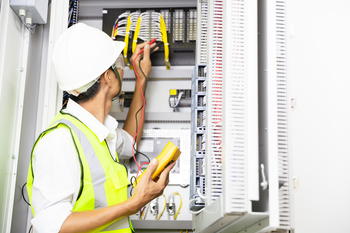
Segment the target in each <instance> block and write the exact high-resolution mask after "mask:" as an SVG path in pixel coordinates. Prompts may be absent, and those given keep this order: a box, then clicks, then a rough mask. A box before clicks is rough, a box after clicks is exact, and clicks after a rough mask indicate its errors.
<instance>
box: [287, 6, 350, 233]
mask: <svg viewBox="0 0 350 233" xmlns="http://www.w3.org/2000/svg"><path fill="white" fill-rule="evenodd" d="M287 17H288V19H287V22H288V44H287V48H288V51H287V63H288V67H287V73H288V86H289V101H291V99H292V98H294V99H295V104H296V107H295V109H294V110H292V109H291V107H289V129H290V131H289V132H290V133H289V148H290V155H291V158H292V162H293V169H292V172H291V174H292V176H295V177H298V178H299V184H300V186H299V189H298V190H294V208H295V212H294V218H295V230H296V231H295V232H296V233H310V232H317V233H323V232H350V226H349V217H350V214H349V209H350V168H349V165H350V104H349V101H350V69H349V66H350V59H349V56H350V1H347V0H334V1H326V0H309V1H301V0H296V1H287Z"/></svg>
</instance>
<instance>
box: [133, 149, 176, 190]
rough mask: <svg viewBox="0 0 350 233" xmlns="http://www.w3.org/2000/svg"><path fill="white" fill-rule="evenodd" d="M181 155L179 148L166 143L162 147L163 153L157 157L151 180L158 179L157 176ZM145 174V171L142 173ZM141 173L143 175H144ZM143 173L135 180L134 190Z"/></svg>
mask: <svg viewBox="0 0 350 233" xmlns="http://www.w3.org/2000/svg"><path fill="white" fill-rule="evenodd" d="M180 154H181V151H180V150H179V148H177V147H176V146H175V144H174V143H172V142H168V143H167V144H166V146H165V147H164V149H163V151H162V152H161V153H160V154H159V155H158V157H157V160H158V166H157V169H156V171H155V172H154V173H153V175H152V180H153V181H155V180H156V178H158V176H159V174H160V173H161V172H162V171H163V170H164V169H165V168H166V167H167V166H168V165H169V164H170V163H172V162H175V161H176V160H177V159H178V158H179V156H180ZM144 172H145V171H144ZM144 172H143V173H144ZM143 173H142V174H141V175H140V176H139V177H138V178H137V180H136V182H134V183H133V186H134V188H136V184H137V182H138V180H139V179H140V178H141V176H142V175H143Z"/></svg>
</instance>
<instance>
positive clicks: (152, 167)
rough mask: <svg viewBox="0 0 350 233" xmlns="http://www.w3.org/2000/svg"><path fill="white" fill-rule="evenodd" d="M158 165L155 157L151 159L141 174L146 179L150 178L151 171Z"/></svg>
mask: <svg viewBox="0 0 350 233" xmlns="http://www.w3.org/2000/svg"><path fill="white" fill-rule="evenodd" d="M157 166H158V160H157V159H156V158H154V159H152V161H151V162H150V163H149V164H148V167H147V169H146V171H145V174H144V175H143V176H144V177H146V179H147V180H151V178H152V175H153V173H154V172H155V171H156V169H157Z"/></svg>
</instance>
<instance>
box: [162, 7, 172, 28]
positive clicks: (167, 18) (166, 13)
mask: <svg viewBox="0 0 350 233" xmlns="http://www.w3.org/2000/svg"><path fill="white" fill-rule="evenodd" d="M160 14H161V15H162V16H163V18H164V22H165V27H166V30H167V32H169V31H170V25H171V13H170V11H169V10H161V11H160Z"/></svg>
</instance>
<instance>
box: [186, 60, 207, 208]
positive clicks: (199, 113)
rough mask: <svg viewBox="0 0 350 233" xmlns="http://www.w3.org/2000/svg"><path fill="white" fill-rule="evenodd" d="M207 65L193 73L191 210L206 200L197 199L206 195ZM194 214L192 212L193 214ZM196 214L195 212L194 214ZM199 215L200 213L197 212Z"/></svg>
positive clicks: (198, 66)
mask: <svg viewBox="0 0 350 233" xmlns="http://www.w3.org/2000/svg"><path fill="white" fill-rule="evenodd" d="M205 67H206V65H196V67H195V68H194V69H193V72H192V127H191V133H192V149H191V167H192V169H193V170H192V171H191V180H190V181H191V184H190V196H191V197H194V199H191V200H190V210H191V211H193V210H199V209H201V208H203V207H204V204H205V202H204V198H196V197H198V196H199V192H200V194H201V195H202V197H203V195H204V194H205V150H206V140H207V134H206V131H205V129H206V119H207V116H206V114H207V110H206V88H205V85H204V83H205V81H206V78H205V77H203V76H204V70H205ZM191 213H192V212H191ZM193 213H194V212H193ZM197 213H199V212H197Z"/></svg>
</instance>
